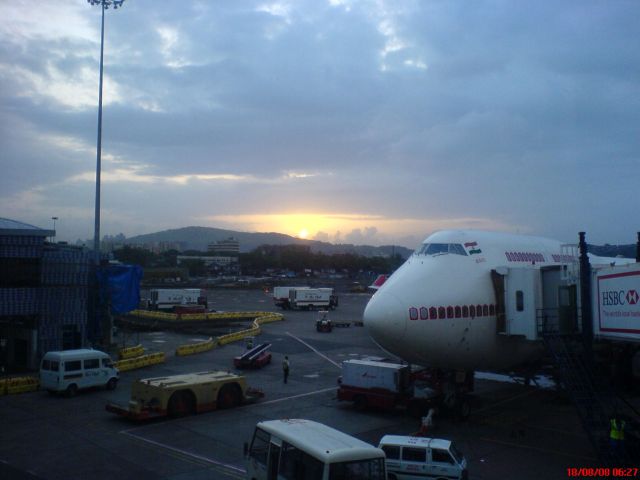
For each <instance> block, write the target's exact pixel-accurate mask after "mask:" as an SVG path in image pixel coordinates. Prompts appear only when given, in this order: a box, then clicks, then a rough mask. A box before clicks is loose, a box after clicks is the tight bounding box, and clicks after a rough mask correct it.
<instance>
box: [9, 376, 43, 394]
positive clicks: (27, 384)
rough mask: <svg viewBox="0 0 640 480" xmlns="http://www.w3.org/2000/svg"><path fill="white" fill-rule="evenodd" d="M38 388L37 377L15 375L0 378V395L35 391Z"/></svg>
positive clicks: (38, 381)
mask: <svg viewBox="0 0 640 480" xmlns="http://www.w3.org/2000/svg"><path fill="white" fill-rule="evenodd" d="M38 388H40V380H39V379H38V378H37V377H15V378H3V379H2V380H0V395H13V394H16V393H24V392H35V391H36V390H38Z"/></svg>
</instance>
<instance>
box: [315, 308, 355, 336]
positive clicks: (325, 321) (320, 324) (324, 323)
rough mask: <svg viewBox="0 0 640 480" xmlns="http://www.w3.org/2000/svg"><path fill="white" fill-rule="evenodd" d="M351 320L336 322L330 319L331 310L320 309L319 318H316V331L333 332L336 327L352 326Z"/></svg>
mask: <svg viewBox="0 0 640 480" xmlns="http://www.w3.org/2000/svg"><path fill="white" fill-rule="evenodd" d="M350 325H351V323H350V322H334V321H331V320H330V319H329V312H327V311H326V310H320V311H319V312H318V319H317V320H316V331H318V332H331V331H332V330H333V328H334V327H336V328H346V327H348V326H350Z"/></svg>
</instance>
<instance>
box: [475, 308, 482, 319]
mask: <svg viewBox="0 0 640 480" xmlns="http://www.w3.org/2000/svg"><path fill="white" fill-rule="evenodd" d="M476 315H477V316H479V317H481V316H482V305H478V306H477V307H476Z"/></svg>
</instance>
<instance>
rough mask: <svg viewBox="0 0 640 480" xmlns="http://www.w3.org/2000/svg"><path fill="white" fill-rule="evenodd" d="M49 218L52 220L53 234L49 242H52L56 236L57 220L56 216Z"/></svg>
mask: <svg viewBox="0 0 640 480" xmlns="http://www.w3.org/2000/svg"><path fill="white" fill-rule="evenodd" d="M51 220H53V236H52V237H51V242H52V243H53V239H54V237H55V236H56V220H58V217H51Z"/></svg>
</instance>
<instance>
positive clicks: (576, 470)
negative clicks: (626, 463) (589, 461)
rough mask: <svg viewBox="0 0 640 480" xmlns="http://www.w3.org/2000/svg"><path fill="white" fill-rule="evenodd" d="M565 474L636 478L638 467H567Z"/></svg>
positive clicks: (587, 476)
mask: <svg viewBox="0 0 640 480" xmlns="http://www.w3.org/2000/svg"><path fill="white" fill-rule="evenodd" d="M567 476H568V477H570V478H638V477H639V476H640V468H636V467H617V468H616V467H614V468H608V467H607V468H594V467H569V468H567Z"/></svg>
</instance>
